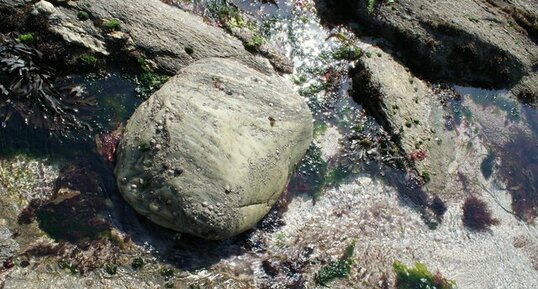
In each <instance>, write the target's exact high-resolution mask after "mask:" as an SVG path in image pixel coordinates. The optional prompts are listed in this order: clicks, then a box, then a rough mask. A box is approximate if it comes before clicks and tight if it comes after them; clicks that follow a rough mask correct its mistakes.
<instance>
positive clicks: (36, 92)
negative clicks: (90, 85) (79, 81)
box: [0, 34, 94, 135]
mask: <svg viewBox="0 0 538 289" xmlns="http://www.w3.org/2000/svg"><path fill="white" fill-rule="evenodd" d="M55 80H56V76H55V71H54V70H53V69H52V68H50V67H48V66H47V65H46V64H45V63H44V61H43V53H41V52H40V51H39V50H37V49H35V48H33V47H31V46H29V45H27V44H25V43H22V42H21V41H19V40H17V39H15V38H13V37H12V36H10V35H4V34H0V121H1V122H2V126H4V127H5V126H6V125H7V122H8V120H10V118H11V117H12V116H13V115H19V116H20V117H21V118H22V119H23V120H24V122H25V123H26V124H27V125H31V126H33V127H35V128H42V129H48V130H50V131H51V132H54V133H59V134H62V135H63V134H65V133H66V132H67V131H68V129H69V128H86V129H89V125H88V124H87V123H85V122H84V121H82V120H80V119H79V118H78V117H77V114H79V110H80V109H81V108H85V107H88V106H91V105H94V100H93V99H92V98H85V97H84V96H83V93H84V91H83V89H82V88H81V87H80V86H75V87H57V86H56V85H55Z"/></svg>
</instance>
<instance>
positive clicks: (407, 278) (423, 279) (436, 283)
mask: <svg viewBox="0 0 538 289" xmlns="http://www.w3.org/2000/svg"><path fill="white" fill-rule="evenodd" d="M393 268H394V272H395V273H396V288H398V289H431V288H436V289H452V288H454V286H455V283H454V281H452V280H448V279H446V278H444V277H443V276H442V275H441V273H439V272H437V273H436V274H435V275H434V274H432V273H431V272H430V271H428V268H427V267H426V265H424V264H422V263H415V267H407V266H406V265H404V264H402V263H401V262H399V261H396V262H394V264H393Z"/></svg>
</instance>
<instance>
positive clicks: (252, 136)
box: [116, 58, 312, 239]
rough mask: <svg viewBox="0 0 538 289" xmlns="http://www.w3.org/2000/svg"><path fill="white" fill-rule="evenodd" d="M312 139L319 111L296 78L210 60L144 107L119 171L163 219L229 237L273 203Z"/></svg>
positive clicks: (136, 196) (122, 183)
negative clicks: (309, 102) (299, 91)
mask: <svg viewBox="0 0 538 289" xmlns="http://www.w3.org/2000/svg"><path fill="white" fill-rule="evenodd" d="M311 140H312V115H311V112H310V110H309V109H308V107H307V105H306V104H305V102H304V100H303V99H302V98H301V97H300V96H299V95H298V94H297V93H296V92H294V91H293V89H292V88H291V87H290V86H289V85H288V83H287V82H285V81H283V80H282V79H281V78H280V77H278V76H274V75H273V76H267V75H264V74H262V73H260V72H257V71H256V70H254V69H252V68H249V67H247V66H245V65H243V64H241V63H239V62H237V61H234V60H230V59H216V58H211V59H205V60H200V61H198V62H196V63H194V64H192V65H190V66H188V67H186V68H185V69H183V70H181V72H180V73H179V74H178V75H176V76H175V77H173V78H172V79H170V80H169V81H168V82H167V83H166V84H165V85H164V86H163V87H162V88H161V89H160V90H159V91H157V92H156V93H155V94H154V95H152V96H151V97H150V98H149V99H148V100H147V101H146V102H144V103H143V104H142V105H141V106H140V107H139V108H138V109H137V110H136V112H135V113H134V114H133V116H132V117H131V119H130V120H129V122H128V124H127V126H126V129H125V134H124V137H123V139H122V141H121V143H120V145H119V148H118V155H117V167H116V176H117V179H118V185H119V188H120V192H121V193H122V195H123V196H124V198H125V199H126V200H127V201H128V202H129V203H130V204H131V205H132V206H133V207H134V208H135V209H136V210H137V211H138V212H139V213H141V214H142V215H145V216H146V217H148V218H149V219H151V220H152V221H154V222H155V223H157V224H160V225H162V226H164V227H168V228H171V229H174V230H177V231H180V232H185V233H189V234H193V235H197V236H200V237H204V238H208V239H223V238H227V237H231V236H233V235H236V234H239V233H241V232H243V231H245V230H248V229H250V228H252V227H253V226H254V225H255V224H256V223H257V222H258V221H259V220H260V219H261V218H262V217H263V216H264V215H265V214H266V213H267V212H268V211H269V209H270V208H271V206H272V205H273V204H274V203H275V202H276V200H277V199H278V197H279V195H280V193H281V192H282V191H283V189H284V187H285V186H286V184H287V181H288V178H289V176H290V174H291V173H292V170H293V169H294V167H295V165H296V164H297V163H298V162H299V161H300V160H301V158H302V156H303V155H304V153H305V152H306V150H307V148H308V146H309V144H310V142H311Z"/></svg>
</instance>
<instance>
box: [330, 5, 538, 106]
mask: <svg viewBox="0 0 538 289" xmlns="http://www.w3.org/2000/svg"><path fill="white" fill-rule="evenodd" d="M325 2H327V7H335V8H336V9H339V11H341V12H347V14H348V16H349V19H346V20H345V21H347V20H350V21H358V22H359V23H360V24H361V25H362V27H366V28H367V30H368V33H371V34H374V35H375V36H378V37H382V38H384V39H385V40H387V41H386V42H384V44H385V46H386V47H391V48H392V50H393V51H396V52H397V53H396V54H395V55H396V56H397V57H398V58H399V59H400V60H402V61H403V63H405V64H406V66H408V67H409V68H410V69H411V70H412V71H413V72H414V73H415V74H417V75H421V76H423V77H426V78H427V79H428V80H431V81H443V82H455V83H459V84H471V85H479V86H493V87H497V88H501V87H503V88H506V87H512V86H514V85H516V84H517V83H518V82H519V81H520V80H521V79H522V78H523V77H524V76H526V75H528V74H529V73H532V72H533V71H536V67H537V65H538V46H537V42H536V41H537V39H536V33H537V31H538V30H537V27H538V15H537V12H536V11H537V10H536V1H532V0H517V1H516V0H510V1H496V0H461V1H430V0H413V1H408V0H401V1H394V2H393V3H391V4H388V3H386V1H380V0H379V1H375V3H376V4H375V5H374V7H373V8H372V9H369V8H368V7H367V5H368V4H367V3H368V2H370V1H357V0H347V1H338V2H336V1H330V0H329V1H325ZM331 2H332V3H331ZM351 11H352V12H351ZM333 15H339V14H334V13H333ZM328 17H329V16H328ZM333 17H334V16H333ZM537 92H538V91H535V93H537ZM534 98H538V96H534Z"/></svg>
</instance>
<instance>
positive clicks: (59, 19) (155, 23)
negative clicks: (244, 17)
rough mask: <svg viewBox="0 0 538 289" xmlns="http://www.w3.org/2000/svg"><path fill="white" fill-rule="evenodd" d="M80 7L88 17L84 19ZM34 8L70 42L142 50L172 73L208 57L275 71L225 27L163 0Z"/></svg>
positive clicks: (88, 0) (103, 49)
mask: <svg viewBox="0 0 538 289" xmlns="http://www.w3.org/2000/svg"><path fill="white" fill-rule="evenodd" d="M55 3H56V2H55ZM80 12H86V13H87V15H89V19H87V20H83V19H80V18H79V13H80ZM33 13H35V14H41V15H43V16H45V17H46V18H47V19H48V26H47V27H44V28H46V29H48V30H50V31H51V32H52V33H54V34H56V35H58V36H60V37H61V38H63V40H64V41H65V42H66V43H67V44H72V45H74V46H77V47H82V48H84V49H87V50H89V51H91V52H92V53H95V54H102V55H109V54H114V53H115V54H118V53H121V52H120V51H119V50H120V49H121V50H122V51H123V53H130V52H133V51H137V52H139V53H142V54H143V55H144V56H145V58H147V59H148V60H151V61H152V62H154V63H155V64H156V66H157V68H159V69H160V70H164V71H167V72H169V73H170V74H174V73H176V72H178V71H179V70H180V69H181V68H183V67H185V66H187V65H189V64H190V63H193V62H195V61H197V60H199V59H205V58H208V57H221V58H233V59H236V60H238V61H240V62H242V63H245V64H247V65H249V66H250V67H254V68H256V69H257V70H259V71H262V72H263V73H266V74H269V73H271V72H272V71H273V68H272V67H271V65H270V64H269V62H268V61H267V59H265V58H262V57H259V56H256V55H254V54H252V53H250V52H248V51H246V50H245V49H244V47H243V43H242V42H241V41H240V40H238V39H236V38H234V37H232V36H230V35H229V34H227V33H226V32H225V31H224V30H223V29H219V28H218V27H213V26H210V25H208V24H206V23H204V22H203V19H202V18H200V17H198V16H196V15H192V14H189V13H188V12H185V11H183V10H180V9H178V8H176V7H173V6H170V5H167V4H165V3H163V2H162V1H159V0H134V1H129V2H126V1H120V0H110V1H105V0H81V1H71V2H67V3H57V4H56V5H52V4H51V3H49V2H47V1H40V2H38V3H36V4H35V5H34V12H33ZM111 20H117V21H118V25H117V26H115V27H114V28H113V29H110V27H107V23H109V21H111Z"/></svg>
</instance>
